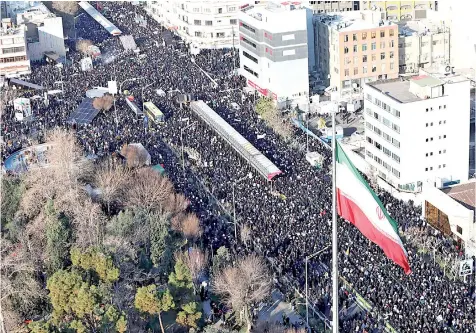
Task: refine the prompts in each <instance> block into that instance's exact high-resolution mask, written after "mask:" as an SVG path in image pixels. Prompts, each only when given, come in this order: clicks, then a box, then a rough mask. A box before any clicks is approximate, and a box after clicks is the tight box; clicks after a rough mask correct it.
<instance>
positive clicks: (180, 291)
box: [169, 257, 193, 304]
mask: <svg viewBox="0 0 476 333" xmlns="http://www.w3.org/2000/svg"><path fill="white" fill-rule="evenodd" d="M169 286H170V291H171V292H172V295H173V296H174V299H176V300H177V301H179V302H180V304H186V303H188V302H190V301H191V299H192V296H193V282H192V274H190V270H189V269H188V267H187V265H186V264H185V263H184V262H183V260H182V259H181V258H180V257H179V258H177V261H176V262H175V266H174V271H173V272H172V273H170V275H169Z"/></svg>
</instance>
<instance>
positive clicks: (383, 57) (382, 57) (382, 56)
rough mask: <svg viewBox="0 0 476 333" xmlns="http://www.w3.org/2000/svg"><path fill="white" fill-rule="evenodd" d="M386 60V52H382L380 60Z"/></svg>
mask: <svg viewBox="0 0 476 333" xmlns="http://www.w3.org/2000/svg"><path fill="white" fill-rule="evenodd" d="M384 59H385V52H381V53H380V60H384Z"/></svg>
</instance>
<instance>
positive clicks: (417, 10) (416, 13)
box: [360, 0, 449, 21]
mask: <svg viewBox="0 0 476 333" xmlns="http://www.w3.org/2000/svg"><path fill="white" fill-rule="evenodd" d="M448 1H449V0H448ZM428 9H432V10H436V1H362V0H361V1H360V10H373V11H379V12H382V13H384V15H385V19H387V20H392V21H406V20H421V19H424V18H426V17H427V15H426V14H427V10H428Z"/></svg>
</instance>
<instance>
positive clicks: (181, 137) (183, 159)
mask: <svg viewBox="0 0 476 333" xmlns="http://www.w3.org/2000/svg"><path fill="white" fill-rule="evenodd" d="M196 123H197V122H196V121H194V122H193V123H191V124H188V125H187V126H185V127H182V128H181V129H180V145H181V146H182V149H181V154H182V170H183V174H184V176H185V157H184V155H183V131H185V130H186V129H187V128H189V127H191V126H193V125H195V124H196Z"/></svg>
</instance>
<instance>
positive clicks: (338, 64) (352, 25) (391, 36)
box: [316, 11, 398, 98]
mask: <svg viewBox="0 0 476 333" xmlns="http://www.w3.org/2000/svg"><path fill="white" fill-rule="evenodd" d="M316 29H317V33H316V35H317V39H318V40H317V43H316V45H317V52H316V53H317V67H318V69H319V71H320V73H321V77H322V78H323V79H324V83H325V84H327V85H328V86H329V87H331V88H330V90H331V91H335V92H338V96H339V97H340V98H348V97H350V98H360V97H361V93H362V86H363V84H364V83H365V82H371V81H375V80H381V79H393V78H397V77H398V26H397V25H396V24H395V23H391V22H388V21H385V20H382V17H381V16H380V13H374V12H370V11H365V12H348V13H336V14H334V15H327V16H322V17H319V18H318V20H317V23H316Z"/></svg>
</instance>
